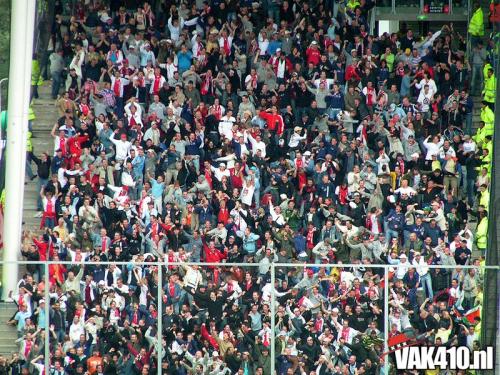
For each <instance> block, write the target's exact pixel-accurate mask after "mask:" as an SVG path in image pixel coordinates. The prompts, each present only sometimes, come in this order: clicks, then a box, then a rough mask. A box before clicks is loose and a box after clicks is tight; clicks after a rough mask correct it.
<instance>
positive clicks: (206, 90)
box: [201, 75, 213, 95]
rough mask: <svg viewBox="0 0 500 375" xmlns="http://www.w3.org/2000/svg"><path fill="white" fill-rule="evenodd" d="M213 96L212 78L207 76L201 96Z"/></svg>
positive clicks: (202, 86)
mask: <svg viewBox="0 0 500 375" xmlns="http://www.w3.org/2000/svg"><path fill="white" fill-rule="evenodd" d="M208 94H210V95H212V94H213V85H212V76H209V75H206V76H205V80H204V81H203V84H202V85H201V95H208Z"/></svg>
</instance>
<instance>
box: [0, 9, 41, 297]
mask: <svg viewBox="0 0 500 375" xmlns="http://www.w3.org/2000/svg"><path fill="white" fill-rule="evenodd" d="M35 10H36V1H35V0H15V1H12V12H11V28H10V69H9V105H8V121H7V145H6V147H7V148H6V158H7V160H6V161H7V163H6V170H5V212H4V215H5V217H4V231H3V242H4V249H3V260H4V261H16V260H18V257H19V253H20V243H21V234H22V219H23V197H24V178H25V162H26V133H27V129H28V108H29V100H30V88H31V61H32V53H33V33H34V29H35ZM17 281H18V265H17V264H5V265H4V266H3V293H4V299H5V298H6V296H7V294H8V293H9V291H10V290H14V288H15V287H16V284H17Z"/></svg>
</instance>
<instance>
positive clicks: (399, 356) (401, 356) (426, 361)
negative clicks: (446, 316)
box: [394, 346, 494, 370]
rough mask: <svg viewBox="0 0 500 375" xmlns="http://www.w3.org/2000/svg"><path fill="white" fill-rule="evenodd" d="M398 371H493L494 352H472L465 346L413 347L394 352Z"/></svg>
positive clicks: (490, 349)
mask: <svg viewBox="0 0 500 375" xmlns="http://www.w3.org/2000/svg"><path fill="white" fill-rule="evenodd" d="M394 355H395V357H396V368H397V369H398V370H436V369H441V370H466V369H469V370H493V366H494V363H493V362H494V360H493V357H494V350H493V347H487V348H486V349H485V350H477V351H471V350H469V348H467V347H465V346H459V347H451V348H446V347H444V346H411V347H406V348H401V349H398V350H396V351H395V352H394Z"/></svg>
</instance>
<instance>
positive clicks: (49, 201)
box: [45, 198, 55, 215]
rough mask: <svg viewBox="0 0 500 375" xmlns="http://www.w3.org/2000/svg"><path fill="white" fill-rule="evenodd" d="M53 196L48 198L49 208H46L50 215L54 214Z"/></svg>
mask: <svg viewBox="0 0 500 375" xmlns="http://www.w3.org/2000/svg"><path fill="white" fill-rule="evenodd" d="M52 199H53V198H50V199H47V209H46V210H45V211H46V212H47V214H49V215H54V213H55V212H54V202H53V201H52Z"/></svg>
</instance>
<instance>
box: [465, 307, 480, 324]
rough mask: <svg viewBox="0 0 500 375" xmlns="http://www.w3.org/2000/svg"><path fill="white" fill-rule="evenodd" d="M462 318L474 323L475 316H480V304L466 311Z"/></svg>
mask: <svg viewBox="0 0 500 375" xmlns="http://www.w3.org/2000/svg"><path fill="white" fill-rule="evenodd" d="M463 317H464V319H466V320H467V321H468V322H469V323H470V324H475V323H476V320H475V319H476V318H480V317H481V306H476V307H474V308H473V309H472V310H469V311H467V312H466V313H465V314H463Z"/></svg>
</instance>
